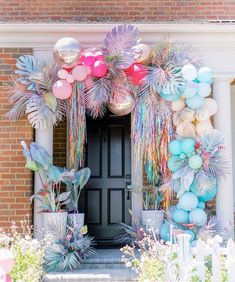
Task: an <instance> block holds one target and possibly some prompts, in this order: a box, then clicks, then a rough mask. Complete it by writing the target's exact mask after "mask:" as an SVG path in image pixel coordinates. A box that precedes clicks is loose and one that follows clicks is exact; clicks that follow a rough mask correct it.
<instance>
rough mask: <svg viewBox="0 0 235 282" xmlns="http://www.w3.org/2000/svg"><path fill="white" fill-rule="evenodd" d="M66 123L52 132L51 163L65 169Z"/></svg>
mask: <svg viewBox="0 0 235 282" xmlns="http://www.w3.org/2000/svg"><path fill="white" fill-rule="evenodd" d="M66 134H67V131H66V121H64V122H62V123H60V124H59V125H58V126H57V127H55V128H54V132H53V163H54V164H55V165H57V166H60V167H66Z"/></svg>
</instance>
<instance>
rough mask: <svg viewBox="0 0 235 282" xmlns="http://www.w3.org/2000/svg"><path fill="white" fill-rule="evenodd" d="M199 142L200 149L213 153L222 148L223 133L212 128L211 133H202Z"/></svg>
mask: <svg viewBox="0 0 235 282" xmlns="http://www.w3.org/2000/svg"><path fill="white" fill-rule="evenodd" d="M201 142H202V149H204V150H205V151H206V152H207V153H209V154H214V153H215V152H217V151H218V150H219V149H221V148H223V145H224V138H223V134H222V132H220V131H219V130H217V129H214V130H212V132H211V133H208V134H203V135H202V136H201Z"/></svg>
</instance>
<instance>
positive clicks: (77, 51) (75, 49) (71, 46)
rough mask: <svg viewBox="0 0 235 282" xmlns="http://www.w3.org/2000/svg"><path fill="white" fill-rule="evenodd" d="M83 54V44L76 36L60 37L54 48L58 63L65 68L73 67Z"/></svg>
mask: <svg viewBox="0 0 235 282" xmlns="http://www.w3.org/2000/svg"><path fill="white" fill-rule="evenodd" d="M81 54H82V47H81V44H80V43H79V42H78V41H77V40H76V39H74V38H70V37H64V38H61V39H59V40H58V41H57V42H56V44H55V45H54V48H53V55H54V58H55V60H56V62H57V64H59V65H61V66H62V67H63V68H67V69H68V68H73V67H74V66H75V65H76V63H77V62H78V60H79V58H80V57H81Z"/></svg>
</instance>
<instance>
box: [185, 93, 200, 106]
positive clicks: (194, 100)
mask: <svg viewBox="0 0 235 282" xmlns="http://www.w3.org/2000/svg"><path fill="white" fill-rule="evenodd" d="M204 102H205V98H204V97H201V96H200V95H198V94H196V95H195V96H193V97H191V98H186V105H187V106H188V107H189V108H190V109H192V110H196V109H199V108H200V107H201V106H202V105H203V104H204Z"/></svg>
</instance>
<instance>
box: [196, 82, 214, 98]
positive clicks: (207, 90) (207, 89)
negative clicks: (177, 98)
mask: <svg viewBox="0 0 235 282" xmlns="http://www.w3.org/2000/svg"><path fill="white" fill-rule="evenodd" d="M197 93H198V94H199V95H200V96H202V97H207V96H209V95H210V94H211V86H210V85H209V84H208V83H205V82H200V83H198V87H197Z"/></svg>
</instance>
